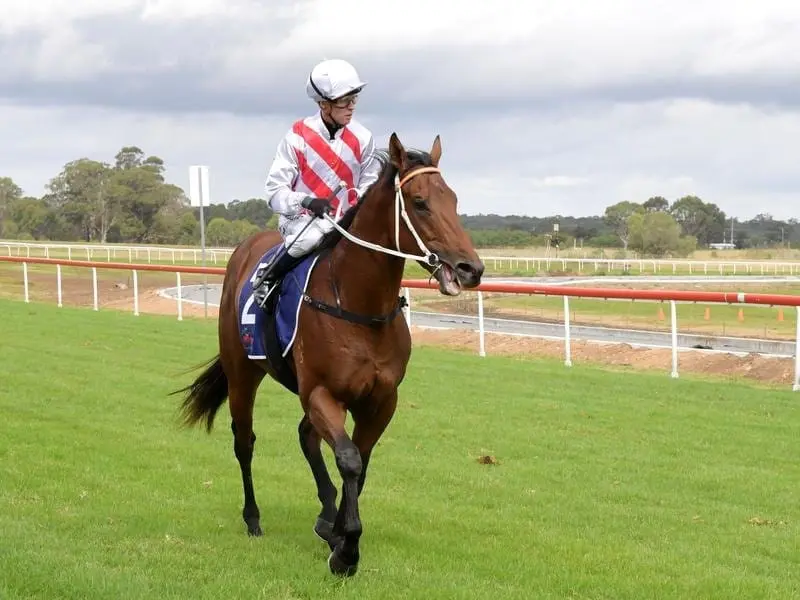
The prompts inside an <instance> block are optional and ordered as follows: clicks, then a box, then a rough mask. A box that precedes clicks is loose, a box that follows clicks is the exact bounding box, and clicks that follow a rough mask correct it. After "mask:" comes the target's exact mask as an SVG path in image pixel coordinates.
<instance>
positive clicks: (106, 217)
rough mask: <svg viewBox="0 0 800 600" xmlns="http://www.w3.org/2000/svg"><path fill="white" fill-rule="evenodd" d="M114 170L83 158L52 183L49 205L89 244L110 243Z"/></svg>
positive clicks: (75, 161) (67, 167)
mask: <svg viewBox="0 0 800 600" xmlns="http://www.w3.org/2000/svg"><path fill="white" fill-rule="evenodd" d="M111 175H112V171H111V167H110V166H109V165H108V164H106V163H102V162H98V161H96V160H90V159H88V158H79V159H78V160H74V161H72V162H69V163H67V164H66V165H65V166H64V168H63V170H62V171H61V173H59V174H58V175H57V176H56V177H54V178H53V179H51V180H50V183H49V184H48V186H47V188H48V190H49V194H48V195H47V196H46V201H47V202H48V205H49V206H50V207H51V208H53V209H55V210H57V211H59V212H60V213H61V214H62V215H63V216H64V217H65V219H66V220H67V222H68V223H69V224H71V225H72V226H73V227H74V228H75V229H76V231H77V232H78V235H79V236H80V237H81V239H83V240H85V241H87V242H88V241H92V240H98V241H101V242H105V241H106V236H107V234H108V230H109V228H110V227H111V223H112V220H113V217H114V198H113V194H112V192H111V189H110V188H111Z"/></svg>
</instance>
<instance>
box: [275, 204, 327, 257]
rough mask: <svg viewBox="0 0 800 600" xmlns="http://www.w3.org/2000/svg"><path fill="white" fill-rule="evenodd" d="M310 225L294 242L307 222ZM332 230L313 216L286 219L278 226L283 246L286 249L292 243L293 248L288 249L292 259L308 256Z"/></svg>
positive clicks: (304, 215) (324, 222)
mask: <svg viewBox="0 0 800 600" xmlns="http://www.w3.org/2000/svg"><path fill="white" fill-rule="evenodd" d="M312 220H313V223H311V225H309V226H308V228H307V229H306V230H305V231H303V235H302V236H300V238H299V239H298V240H297V241H296V242H295V238H297V237H298V236H299V235H300V232H301V231H302V230H303V227H305V226H306V224H307V223H308V222H309V221H312ZM332 230H333V225H331V224H330V223H329V222H328V221H325V220H323V219H318V218H317V217H315V216H314V215H307V214H303V215H299V216H297V217H296V218H293V219H287V220H286V221H285V222H284V223H282V224H280V232H281V235H282V236H283V240H284V244H285V245H286V246H287V247H288V246H289V244H291V243H292V242H294V246H292V247H291V248H289V254H290V255H291V256H294V257H298V256H301V255H303V254H308V253H309V252H311V251H312V250H313V249H314V248H316V247H317V245H318V244H319V243H320V241H322V237H323V236H324V235H325V234H326V233H328V232H329V231H332Z"/></svg>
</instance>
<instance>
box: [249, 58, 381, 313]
mask: <svg viewBox="0 0 800 600" xmlns="http://www.w3.org/2000/svg"><path fill="white" fill-rule="evenodd" d="M365 85H366V82H364V81H362V80H361V78H360V77H359V76H358V73H357V72H356V70H355V68H353V66H352V65H351V64H350V63H348V62H346V61H344V60H338V59H336V60H324V61H322V62H321V63H319V64H318V65H316V66H315V67H314V68H313V69H312V70H311V73H310V75H309V76H308V80H307V82H306V93H307V94H308V96H309V98H311V99H312V100H313V101H314V102H315V103H316V104H317V105H318V106H319V112H318V113H317V114H315V115H313V116H309V117H305V118H303V119H300V120H298V121H297V122H295V123H294V125H293V126H292V128H291V129H290V130H289V131H288V132H287V133H286V135H285V136H284V137H283V139H282V140H281V141H280V143H279V144H278V150H277V152H276V154H275V159H274V161H273V163H272V166H271V168H270V170H269V173H268V175H267V181H266V185H265V190H266V200H267V203H268V204H269V206H270V208H271V209H272V210H273V212H276V213H278V214H279V215H280V217H279V219H278V230H279V231H280V233H281V236H282V237H283V240H284V245H285V246H289V245H290V244H292V243H293V242H294V243H293V245H292V246H291V248H289V250H288V252H285V253H284V254H283V256H281V258H280V259H279V260H278V262H277V263H275V264H274V265H273V267H272V270H271V272H270V274H269V276H268V278H267V280H265V282H264V283H262V285H261V286H259V289H257V290H255V292H256V294H257V296H256V297H257V298H258V297H259V296H260V297H261V301H260V302H259V305H262V304H263V299H264V297H265V295H266V293H267V290H268V287H269V285H270V284H271V283H272V282H275V281H278V280H279V279H280V278H281V277H282V276H283V275H285V274H286V273H288V272H289V271H290V270H291V269H292V267H294V266H295V265H297V264H298V263H300V262H301V261H302V260H303V258H304V257H305V256H307V255H308V253H310V252H311V251H312V250H313V249H314V248H316V247H317V245H318V244H319V243H320V241H321V240H322V237H323V236H324V235H325V234H326V233H328V232H329V231H331V230H332V229H333V227H332V226H331V224H330V223H329V222H328V221H326V220H324V219H323V218H322V216H323V214H324V213H328V212H330V211H333V212H334V215H332V216H333V218H334V219H335V220H338V219H340V218H341V216H342V215H343V214H344V213H345V212H346V211H347V210H348V209H349V208H350V207H352V206H353V205H354V204H356V203H357V202H358V199H359V197H360V196H361V195H363V193H364V192H365V191H366V189H367V188H368V187H369V186H370V185H371V184H372V183H374V182H375V181H376V180H377V178H378V175H379V171H380V162H379V161H378V160H376V159H375V158H374V151H375V142H374V140H373V136H372V133H371V132H370V131H369V130H368V129H367V128H366V127H364V126H363V125H361V124H360V123H358V122H357V121H355V120H354V119H353V112H354V110H355V106H356V102H357V101H358V94H359V92H360V91H361V90H362V89H363V88H364V86H365ZM341 182H344V184H345V186H346V187H345V186H342V187H340V185H341ZM334 192H336V194H335V197H334ZM332 197H333V200H332V201H331V200H330V199H331V198H332ZM312 220H313V221H314V222H313V223H311V224H310V225H309V221H312ZM306 225H308V227H307V228H306V229H305V231H304V232H303V233H302V236H301V235H300V232H301V231H302V230H303V228H304V227H305V226H306ZM298 238H299V239H298Z"/></svg>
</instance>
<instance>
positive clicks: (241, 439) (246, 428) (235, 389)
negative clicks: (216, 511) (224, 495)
mask: <svg viewBox="0 0 800 600" xmlns="http://www.w3.org/2000/svg"><path fill="white" fill-rule="evenodd" d="M243 371H244V372H242V373H241V375H240V376H239V377H237V378H229V379H228V404H229V406H230V411H231V431H232V432H233V452H234V454H235V455H236V459H237V460H238V461H239V468H240V469H241V471H242V486H243V488H244V508H243V509H242V518H243V519H244V522H245V523H246V524H247V533H248V535H255V536H259V535H262V531H261V522H260V518H261V514H260V512H259V510H258V505H257V504H256V495H255V491H254V490H253V474H252V470H251V463H252V461H253V448H254V446H255V443H256V434H255V432H254V431H253V403H254V401H255V396H256V389H257V388H258V384H259V383H260V382H261V379H262V378H263V375H261V376H258V375H257V374H256V373H254V372H253V371H252V370H249V369H248V370H243Z"/></svg>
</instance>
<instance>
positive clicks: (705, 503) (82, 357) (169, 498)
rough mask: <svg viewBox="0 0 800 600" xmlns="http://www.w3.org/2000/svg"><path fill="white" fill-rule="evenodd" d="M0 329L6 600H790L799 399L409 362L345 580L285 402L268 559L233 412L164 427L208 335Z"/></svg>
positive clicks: (654, 377)
mask: <svg viewBox="0 0 800 600" xmlns="http://www.w3.org/2000/svg"><path fill="white" fill-rule="evenodd" d="M0 314H2V315H3V318H2V320H0V339H2V344H0V360H1V361H2V363H0V364H2V365H3V367H2V368H3V373H2V376H1V377H0V410H2V414H3V418H4V419H3V420H4V424H3V435H2V436H0V481H1V482H2V485H0V531H2V535H1V536H0V558H1V560H0V597H2V598H3V599H4V600H5V599H7V600H17V599H22V598H26V599H27V598H48V599H52V598H126V599H128V598H188V597H191V598H196V599H199V598H214V599H219V598H244V597H248V598H323V597H325V598H327V597H331V598H487V597H491V598H539V599H547V598H593V599H598V598H614V599H622V598H631V599H634V598H635V599H637V600H638V599H642V598H693V599H697V598H748V599H750V598H781V599H784V598H792V597H798V595H800V575H798V568H797V567H798V563H800V547H798V544H797V536H798V534H799V533H800V527H798V522H800V503H798V492H797V490H798V484H800V463H798V462H797V460H796V452H795V451H796V447H797V440H798V439H800V405H798V403H797V395H796V394H792V393H791V392H786V391H783V390H774V389H768V388H764V387H752V386H746V385H742V384H731V383H719V382H713V381H705V380H696V379H691V378H686V377H684V378H682V379H681V380H677V381H676V380H671V379H670V378H669V377H667V376H665V375H664V374H663V373H658V374H648V373H634V372H624V373H620V372H610V371H607V370H601V369H597V368H588V367H584V366H575V367H573V368H572V369H570V370H569V371H565V370H564V367H563V365H561V364H560V363H558V362H555V361H552V362H550V361H537V362H534V361H523V360H514V359H509V358H499V357H486V358H482V359H481V358H478V357H475V356H473V355H471V354H465V353H459V352H444V351H440V350H434V349H429V348H418V349H417V350H415V353H414V355H413V358H412V364H411V366H410V372H409V376H408V379H407V380H406V382H405V383H404V384H403V387H402V388H401V402H400V407H399V410H398V413H397V415H396V417H395V420H394V421H393V423H392V425H391V426H390V429H389V431H388V432H387V433H386V435H385V437H384V438H383V440H382V442H381V444H380V445H379V447H378V449H377V450H376V453H375V455H374V458H373V461H372V462H371V464H370V472H369V477H368V480H367V485H366V488H365V491H364V494H363V496H362V513H361V514H362V519H363V522H364V536H363V538H362V562H361V570H360V571H359V574H358V575H357V576H356V577H355V578H353V579H351V580H347V581H340V580H337V579H335V578H333V577H332V576H331V575H329V573H328V571H327V567H326V565H325V559H326V557H327V554H328V553H327V550H326V547H325V546H324V545H323V544H322V543H321V542H320V541H319V540H317V539H316V538H315V537H314V536H313V534H312V532H311V526H312V524H313V520H314V517H315V516H316V513H317V510H318V507H317V500H316V497H315V489H314V486H313V481H312V478H311V475H310V472H309V470H308V467H307V465H306V463H305V461H304V459H303V457H302V455H301V453H300V450H299V447H298V445H297V440H296V438H297V434H296V425H297V422H298V420H299V416H300V415H299V408H298V403H297V401H296V399H294V398H292V397H290V396H289V395H288V394H286V393H283V392H280V391H278V389H277V387H276V386H275V385H274V384H273V383H271V382H266V383H265V384H264V385H263V386H262V389H261V392H260V395H259V398H258V403H257V406H256V417H255V418H256V421H255V429H256V433H257V435H258V442H257V443H256V457H255V461H254V478H255V482H256V494H257V497H258V499H259V502H260V506H261V511H262V526H263V527H264V530H265V536H264V537H263V538H260V539H248V538H247V536H246V535H245V533H244V525H243V523H242V522H241V517H240V511H241V483H240V478H239V472H238V466H237V464H236V461H235V458H234V456H233V452H232V444H231V436H230V430H229V426H228V418H227V407H223V412H222V413H221V417H220V419H219V420H218V422H217V428H216V429H215V430H214V431H213V432H212V434H211V435H210V436H209V435H206V434H205V433H203V432H201V431H197V430H191V431H189V430H184V429H180V428H179V427H178V426H177V424H176V406H177V402H178V399H177V398H176V397H167V393H168V392H169V391H171V390H173V389H175V388H176V387H178V386H180V385H182V384H184V383H185V382H187V381H188V378H189V376H188V375H181V374H180V372H181V371H183V370H185V369H186V368H187V367H189V366H191V365H194V364H196V363H198V362H200V361H202V360H204V359H205V358H207V357H209V356H210V355H211V354H213V353H214V352H215V341H216V340H215V328H216V324H215V323H214V322H213V321H211V320H209V321H203V320H187V321H183V322H177V321H175V319H174V318H170V317H159V316H150V315H143V316H140V317H133V316H132V315H130V314H126V313H120V312H116V311H101V312H99V313H94V312H92V311H89V310H86V309H73V308H62V309H57V308H55V307H52V306H44V305H35V304H31V305H26V304H23V303H19V302H11V301H7V300H0ZM485 455H490V456H492V457H494V458H495V459H496V462H497V464H482V463H481V462H480V461H478V460H477V459H478V458H479V457H481V456H485ZM328 458H330V455H329V454H328ZM330 464H331V463H330V461H329V465H330Z"/></svg>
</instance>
